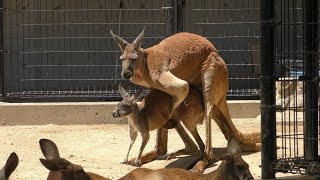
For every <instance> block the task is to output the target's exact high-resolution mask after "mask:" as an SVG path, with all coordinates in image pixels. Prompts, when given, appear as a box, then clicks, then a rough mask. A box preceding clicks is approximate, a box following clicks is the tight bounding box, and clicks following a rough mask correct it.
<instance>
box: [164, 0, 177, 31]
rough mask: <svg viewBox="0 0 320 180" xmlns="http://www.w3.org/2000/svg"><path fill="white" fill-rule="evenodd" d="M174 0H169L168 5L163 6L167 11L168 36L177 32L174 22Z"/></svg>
mask: <svg viewBox="0 0 320 180" xmlns="http://www.w3.org/2000/svg"><path fill="white" fill-rule="evenodd" d="M174 2H175V1H174V0H167V6H166V7H163V9H164V10H165V11H166V13H165V26H166V31H165V33H166V36H171V35H173V34H174V33H175V32H176V28H175V23H174V8H175V6H174Z"/></svg>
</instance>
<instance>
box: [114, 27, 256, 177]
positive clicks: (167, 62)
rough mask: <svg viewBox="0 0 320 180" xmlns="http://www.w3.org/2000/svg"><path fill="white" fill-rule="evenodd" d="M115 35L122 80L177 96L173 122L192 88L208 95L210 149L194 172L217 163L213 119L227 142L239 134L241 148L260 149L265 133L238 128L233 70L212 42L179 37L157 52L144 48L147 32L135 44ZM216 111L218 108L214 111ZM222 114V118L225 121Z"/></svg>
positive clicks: (163, 43) (189, 35) (192, 36)
mask: <svg viewBox="0 0 320 180" xmlns="http://www.w3.org/2000/svg"><path fill="white" fill-rule="evenodd" d="M111 35H112V37H113V38H114V40H115V41H116V42H117V44H118V45H119V47H120V48H121V50H122V55H121V56H120V60H121V61H122V72H121V75H122V77H123V78H125V79H128V80H130V81H131V82H133V83H135V84H137V85H141V86H145V87H149V88H155V89H158V90H161V91H163V92H165V93H168V94H169V95H171V96H172V103H171V104H170V115H169V118H171V117H172V115H173V113H174V111H175V109H176V108H177V107H178V106H179V105H180V104H181V103H182V102H183V100H184V99H185V98H186V97H187V95H188V92H189V85H193V86H194V87H196V88H198V89H201V90H202V94H203V99H204V111H205V118H206V120H205V125H206V143H205V144H206V146H205V154H204V156H203V158H202V160H201V161H199V163H197V165H196V166H195V167H194V170H196V171H198V172H203V170H204V168H205V167H206V166H208V165H209V164H210V163H212V160H213V159H214V157H213V155H212V154H211V147H212V143H211V119H212V118H213V119H214V120H215V122H216V123H217V125H218V126H219V128H220V130H221V131H222V133H223V134H224V136H225V138H226V139H229V137H230V136H231V135H234V136H235V138H236V139H237V140H238V141H239V142H240V144H247V145H249V144H253V145H250V146H246V147H248V149H246V150H253V151H254V150H256V147H254V144H255V143H260V142H261V133H260V130H258V132H252V133H241V132H240V131H239V130H238V129H237V128H236V127H235V125H234V124H233V122H232V120H231V117H230V114H229V109H228V105H227V98H226V95H227V91H228V69H227V66H226V64H225V62H224V60H223V59H222V58H221V57H220V56H219V54H218V51H217V49H216V48H215V47H214V46H213V45H212V44H211V42H210V41H208V40H207V39H206V38H204V37H201V36H199V35H196V34H192V33H177V34H175V35H173V36H170V37H168V38H166V39H164V40H162V41H161V42H160V43H159V44H157V45H155V46H153V47H150V48H147V49H143V48H141V43H142V40H143V38H144V30H143V31H142V32H141V33H140V35H139V36H138V37H137V38H136V39H135V40H134V41H133V43H131V44H130V43H128V42H127V41H125V40H123V39H122V38H120V37H119V36H117V35H115V34H114V33H113V32H112V31H111ZM213 106H216V107H217V108H212V107H213ZM218 111H220V112H221V113H220V112H218ZM216 114H222V116H223V117H222V116H217V115H216ZM159 134H161V133H159ZM242 147H245V146H242ZM250 147H254V148H253V149H250ZM158 148H159V147H158ZM152 153H157V151H156V150H155V151H153V152H152ZM149 155H150V154H148V156H149ZM151 156H152V155H151ZM153 157H154V156H153Z"/></svg>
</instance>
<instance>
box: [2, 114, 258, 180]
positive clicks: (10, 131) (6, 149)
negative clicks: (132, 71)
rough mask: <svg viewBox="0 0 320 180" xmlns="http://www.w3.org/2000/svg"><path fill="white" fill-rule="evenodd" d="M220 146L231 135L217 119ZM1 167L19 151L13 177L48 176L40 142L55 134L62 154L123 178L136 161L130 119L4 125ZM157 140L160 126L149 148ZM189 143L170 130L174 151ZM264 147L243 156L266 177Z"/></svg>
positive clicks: (169, 163) (249, 122)
mask: <svg viewBox="0 0 320 180" xmlns="http://www.w3.org/2000/svg"><path fill="white" fill-rule="evenodd" d="M234 123H235V124H236V126H237V127H238V129H240V130H241V131H243V132H248V131H251V130H260V122H259V120H257V119H255V118H250V119H235V120H234ZM212 131H213V139H212V141H213V146H214V152H217V153H220V154H221V153H223V152H225V151H226V149H225V147H226V144H227V142H226V140H225V138H224V137H223V135H222V133H221V132H220V131H219V129H218V127H217V126H216V125H215V123H213V128H212ZM199 132H200V134H201V136H202V138H203V140H204V137H205V133H204V132H205V127H204V125H199ZM0 137H1V138H0V167H1V166H2V165H3V164H4V163H5V161H6V159H7V157H8V156H9V154H10V153H11V152H13V151H14V152H16V153H17V154H18V156H19V159H20V162H19V165H18V168H17V169H16V171H15V172H14V173H13V174H12V176H11V179H13V180H18V179H21V180H22V179H23V180H27V179H32V180H36V179H45V178H46V176H47V174H48V170H47V169H46V168H45V167H43V166H42V164H41V163H40V161H39V158H43V155H42V153H41V150H40V148H39V143H38V142H39V140H40V139H41V138H48V139H51V140H53V141H54V142H55V143H56V144H57V146H58V148H59V151H60V155H61V156H62V157H64V158H66V159H68V160H69V161H71V162H73V163H75V164H79V165H81V166H83V168H84V170H85V171H89V172H95V173H97V174H100V175H102V176H105V177H108V178H111V179H118V178H119V177H121V176H124V175H125V174H126V173H128V172H129V171H131V170H133V169H135V167H132V166H129V165H123V164H121V163H120V162H121V161H122V160H123V159H124V157H125V154H126V152H127V149H128V143H129V132H128V127H127V125H126V124H105V125H72V126H71V125H66V126H60V125H53V124H49V125H37V126H1V127H0ZM140 142H141V139H140V137H138V138H137V140H136V142H135V144H134V146H133V148H132V150H131V154H130V157H135V156H136V155H137V152H138V148H139V146H140ZM154 144H155V131H153V132H151V134H150V141H149V143H148V145H147V147H146V148H145V151H144V152H147V151H150V150H152V149H153V147H154ZM180 148H183V143H182V141H181V140H180V138H179V137H178V134H177V133H176V132H175V130H170V131H169V147H168V151H169V152H172V151H174V150H178V149H180ZM260 156H261V154H260V152H257V153H244V154H243V159H244V160H245V161H246V162H247V163H248V164H249V165H250V170H251V172H252V174H253V176H254V177H255V178H256V179H260V176H261V169H260V167H259V165H260V161H261V157H260ZM193 158H195V156H193V157H180V158H177V159H172V160H156V161H154V162H150V163H148V164H145V165H143V166H142V167H147V168H152V169H157V168H164V167H167V168H169V167H181V168H185V167H186V166H188V165H189V163H190V162H191V161H192V159H193ZM218 164H219V163H216V164H214V165H212V166H211V167H210V168H208V169H206V171H205V173H208V172H210V171H212V170H213V169H215V168H217V167H218Z"/></svg>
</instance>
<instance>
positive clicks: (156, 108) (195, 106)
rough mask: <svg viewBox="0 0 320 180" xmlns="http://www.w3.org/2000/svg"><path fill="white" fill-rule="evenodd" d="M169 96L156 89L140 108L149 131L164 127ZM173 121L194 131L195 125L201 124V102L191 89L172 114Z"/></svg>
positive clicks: (167, 116) (167, 117)
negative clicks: (179, 122) (181, 123)
mask: <svg viewBox="0 0 320 180" xmlns="http://www.w3.org/2000/svg"><path fill="white" fill-rule="evenodd" d="M171 98H172V97H171V96H170V95H168V94H166V93H164V92H162V91H158V90H156V89H153V90H151V91H150V93H148V94H147V96H146V98H145V99H144V100H143V101H144V102H143V106H140V107H139V108H140V110H141V113H142V115H143V116H144V118H145V119H147V122H146V123H148V124H149V131H153V130H155V129H157V128H159V127H161V126H162V125H164V124H165V123H166V122H167V121H168V119H169V114H170V109H169V108H170V102H171ZM172 118H173V119H175V120H179V121H182V122H183V124H184V125H185V126H186V127H187V128H188V129H194V128H196V127H197V124H200V123H202V122H203V118H204V112H203V102H202V97H201V95H200V94H199V92H198V91H197V90H195V89H191V90H190V93H189V94H188V96H187V98H186V99H185V101H184V102H183V104H181V105H180V106H179V107H178V108H177V109H176V111H175V113H174V114H173V117H172Z"/></svg>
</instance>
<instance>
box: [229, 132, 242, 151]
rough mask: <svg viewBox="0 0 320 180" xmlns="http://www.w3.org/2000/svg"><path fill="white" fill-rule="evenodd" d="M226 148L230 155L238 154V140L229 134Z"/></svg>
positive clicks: (239, 148)
mask: <svg viewBox="0 0 320 180" xmlns="http://www.w3.org/2000/svg"><path fill="white" fill-rule="evenodd" d="M227 149H228V152H229V153H230V154H231V155H240V154H241V147H240V145H239V142H238V141H237V140H236V139H235V138H234V137H233V136H231V137H230V138H229V140H228V147H227Z"/></svg>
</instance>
